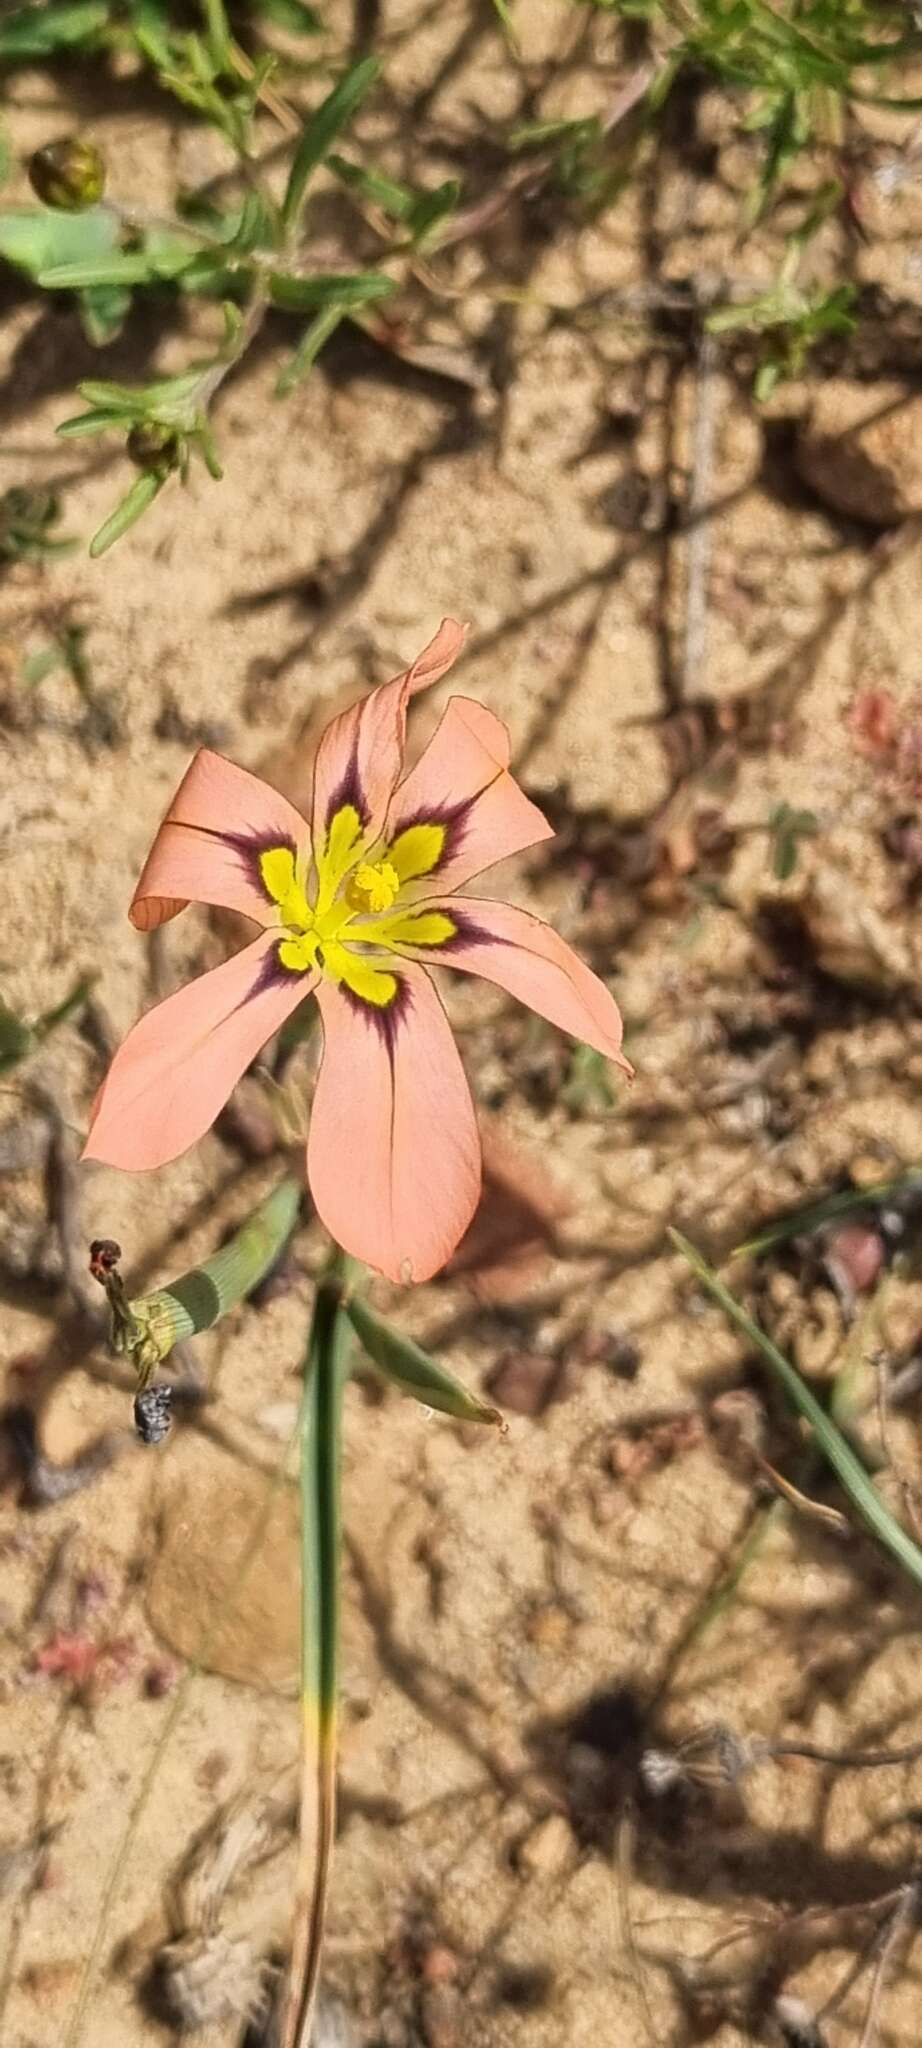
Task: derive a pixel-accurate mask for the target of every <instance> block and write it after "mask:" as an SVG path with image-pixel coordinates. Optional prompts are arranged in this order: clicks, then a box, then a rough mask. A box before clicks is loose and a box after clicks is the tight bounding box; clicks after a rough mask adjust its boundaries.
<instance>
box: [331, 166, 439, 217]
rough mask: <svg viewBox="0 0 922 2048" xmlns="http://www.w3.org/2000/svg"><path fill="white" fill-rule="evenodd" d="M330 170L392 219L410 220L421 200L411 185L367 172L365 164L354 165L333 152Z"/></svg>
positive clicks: (362, 197) (382, 173)
mask: <svg viewBox="0 0 922 2048" xmlns="http://www.w3.org/2000/svg"><path fill="white" fill-rule="evenodd" d="M327 170H328V171H332V172H333V173H334V175H335V176H336V177H337V178H341V179H342V182H343V184H344V185H348V187H349V190H350V192H357V193H358V195H359V198H360V199H365V200H367V201H368V203H369V205H371V206H377V207H380V210H381V212H382V213H386V214H387V215H388V216H389V218H390V219H391V220H408V219H409V217H410V214H411V213H412V211H413V208H414V206H415V205H416V201H417V197H418V195H417V193H415V192H414V191H413V189H412V187H411V186H410V185H399V184H398V183H397V180H396V179H395V178H388V177H386V176H385V173H384V172H383V171H371V170H365V169H363V167H362V165H361V164H353V163H350V161H349V159H348V157H344V156H336V155H335V154H334V153H333V152H332V151H331V153H330V155H329V156H328V157H327Z"/></svg>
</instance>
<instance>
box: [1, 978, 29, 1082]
mask: <svg viewBox="0 0 922 2048" xmlns="http://www.w3.org/2000/svg"><path fill="white" fill-rule="evenodd" d="M33 1044H34V1039H33V1035H32V1032H31V1030H30V1028H29V1026H28V1024H26V1023H24V1022H23V1020H22V1018H21V1017H17V1015H16V1012H15V1010H11V1009H9V1007H8V1005H7V1004H6V1003H5V1002H4V1001H3V999H2V997H0V1074H5V1073H6V1072H7V1070H8V1069H9V1068H10V1067H15V1066H16V1065H17V1063H18V1061H19V1060H21V1059H23V1058H24V1057H25V1055H26V1053H27V1052H29V1051H31V1048H32V1045H33Z"/></svg>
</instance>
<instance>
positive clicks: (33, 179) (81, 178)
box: [29, 135, 106, 213]
mask: <svg viewBox="0 0 922 2048" xmlns="http://www.w3.org/2000/svg"><path fill="white" fill-rule="evenodd" d="M29 183H30V185H31V186H32V190H33V192H34V193H35V194H36V197H37V198H39V199H40V200H41V201H42V203H43V205H45V206H56V207H57V208H58V209H59V211H60V212H62V213H83V212H85V210H86V208H87V207H88V206H96V205H97V203H98V201H99V200H100V199H101V198H102V195H103V192H104V191H105V188H106V166H105V160H104V158H103V155H102V152H101V151H100V150H98V149H97V148H96V144H95V143H94V142H84V141H83V138H82V137H81V136H79V135H62V136H61V138H60V141H58V142H47V143H46V144H45V147H44V149H37V150H36V151H35V154H34V156H33V157H31V158H30V161H29Z"/></svg>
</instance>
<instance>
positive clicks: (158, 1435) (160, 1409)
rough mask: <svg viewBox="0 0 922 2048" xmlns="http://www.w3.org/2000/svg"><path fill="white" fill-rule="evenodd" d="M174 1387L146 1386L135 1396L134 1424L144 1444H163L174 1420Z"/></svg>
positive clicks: (163, 1385)
mask: <svg viewBox="0 0 922 2048" xmlns="http://www.w3.org/2000/svg"><path fill="white" fill-rule="evenodd" d="M172 1402H173V1389H172V1387H171V1386H169V1385H167V1384H162V1385H160V1386H158V1387H144V1388H143V1389H142V1391H141V1393H139V1394H136V1395H135V1397H134V1426H135V1429H136V1430H137V1432H138V1435H139V1437H140V1439H141V1442H142V1444H162V1442H163V1439H164V1437H165V1436H168V1435H169V1431H170V1423H171V1421H172V1419H173V1418H172Z"/></svg>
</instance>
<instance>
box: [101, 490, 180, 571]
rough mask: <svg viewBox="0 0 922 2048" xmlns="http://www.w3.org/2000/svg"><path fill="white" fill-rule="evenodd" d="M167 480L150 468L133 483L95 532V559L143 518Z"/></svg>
mask: <svg viewBox="0 0 922 2048" xmlns="http://www.w3.org/2000/svg"><path fill="white" fill-rule="evenodd" d="M165 482H166V478H165V477H162V476H154V475H152V473H151V472H150V471H149V470H148V471H146V472H145V474H144V475H143V476H139V477H138V479H137V482H136V483H133V484H132V486H131V489H130V491H128V492H127V493H126V495H125V497H124V498H123V499H122V502H121V504H120V505H116V508H115V511H114V512H112V513H110V515H109V518H108V519H105V520H104V521H103V523H102V525H101V527H100V528H99V531H98V532H97V533H94V535H93V538H92V540H91V542H90V554H91V555H92V557H93V560H94V561H96V560H97V559H98V557H99V556H100V555H104V554H105V552H106V549H107V548H111V547H112V545H113V542H115V541H117V540H121V537H122V534H123V533H127V532H128V529H129V527H130V526H134V525H135V524H136V522H137V521H138V520H139V519H141V518H143V515H144V513H145V512H146V511H147V508H148V505H152V504H153V502H154V499H155V498H156V496H157V493H158V491H162V489H163V486H164V484H165Z"/></svg>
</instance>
